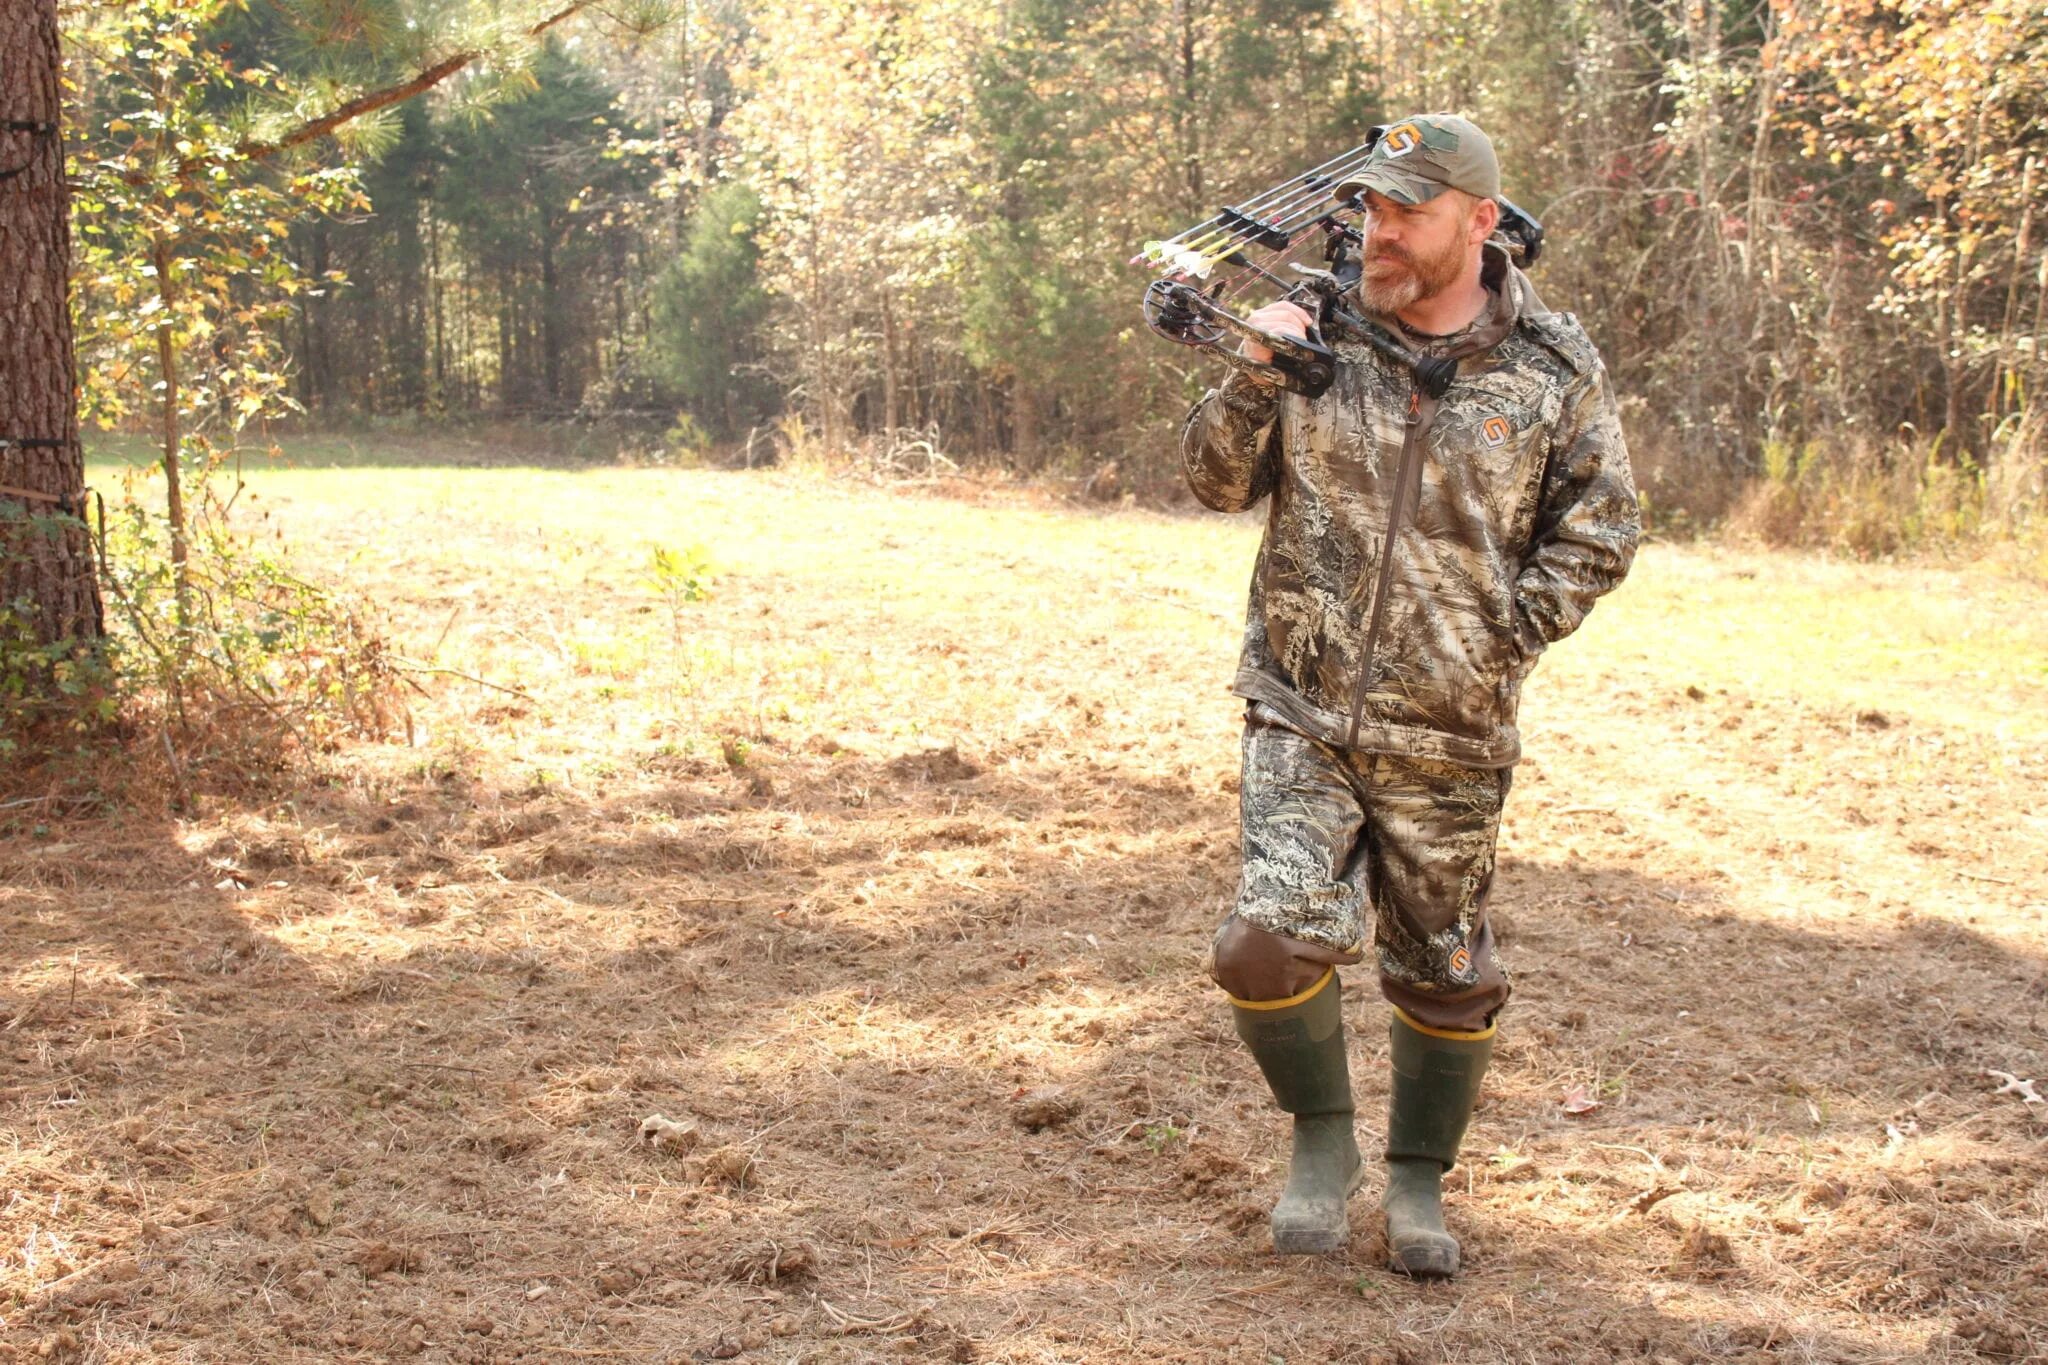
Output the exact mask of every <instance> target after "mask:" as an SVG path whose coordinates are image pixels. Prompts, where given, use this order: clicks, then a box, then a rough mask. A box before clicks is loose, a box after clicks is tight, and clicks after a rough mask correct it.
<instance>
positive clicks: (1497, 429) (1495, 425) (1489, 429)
mask: <svg viewBox="0 0 2048 1365" xmlns="http://www.w3.org/2000/svg"><path fill="white" fill-rule="evenodd" d="M1513 432H1514V428H1513V427H1511V426H1509V425H1508V419H1507V418H1505V417H1498V416H1495V417H1489V418H1487V419H1486V420H1485V421H1484V422H1483V423H1481V424H1480V427H1479V434H1480V435H1481V436H1483V437H1485V438H1486V444H1488V445H1489V446H1504V445H1506V444H1507V441H1508V437H1509V436H1510V435H1511V434H1513Z"/></svg>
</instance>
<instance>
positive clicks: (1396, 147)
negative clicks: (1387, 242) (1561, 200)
mask: <svg viewBox="0 0 2048 1365" xmlns="http://www.w3.org/2000/svg"><path fill="white" fill-rule="evenodd" d="M1450 189H1457V190H1463V191H1465V193H1467V194H1472V195H1477V196H1478V197H1479V198H1481V199H1498V198H1499V197H1500V163H1499V162H1498V161H1496V160H1495V159H1494V156H1493V142H1492V140H1491V139H1489V138H1488V137H1487V136H1486V134H1485V133H1482V132H1480V131H1479V125H1478V124H1476V123H1474V122H1472V120H1470V119H1467V118H1460V117H1458V116H1457V115H1456V114H1415V115H1412V116H1410V117H1408V118H1404V119H1400V120H1397V121H1396V122H1393V123H1389V124H1387V125H1386V127H1384V128H1383V129H1381V130H1380V138H1379V141H1378V142H1377V143H1376V144H1375V145H1374V147H1373V149H1372V152H1371V154H1370V155H1369V156H1368V157H1367V158H1366V162H1365V165H1364V166H1363V167H1362V168H1361V169H1359V170H1357V171H1355V172H1353V173H1352V174H1350V175H1348V176H1346V177H1345V178H1344V179H1343V180H1342V181H1340V182H1339V183H1338V185H1337V188H1336V192H1335V193H1336V197H1337V198H1338V199H1340V200H1341V199H1349V198H1350V197H1351V196H1352V195H1354V194H1357V193H1359V192H1360V191H1361V190H1378V191H1379V192H1380V193H1381V194H1384V195H1385V196H1387V198H1389V199H1391V200H1393V201H1394V202H1395V203H1397V204H1420V203H1422V202H1423V201H1425V200H1428V199H1434V198H1436V197H1437V196H1438V195H1439V194H1442V193H1443V192H1444V191H1445V190H1450Z"/></svg>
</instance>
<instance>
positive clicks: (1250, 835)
mask: <svg viewBox="0 0 2048 1365" xmlns="http://www.w3.org/2000/svg"><path fill="white" fill-rule="evenodd" d="M1271 716H1272V713H1271V712H1270V711H1269V710H1268V709H1267V707H1266V706H1265V704H1264V703H1263V702H1254V703H1253V704H1252V705H1251V707H1250V708H1249V710H1248V711H1247V713H1246V717H1245V728H1244V742H1243V743H1244V769H1243V775H1242V778H1241V780H1240V785H1239V808H1240V820H1241V833H1242V840H1243V846H1244V874H1243V882H1242V884H1241V885H1240V887H1239V891H1238V898H1237V907H1236V909H1235V911H1234V912H1233V913H1232V915H1231V916H1230V918H1229V919H1226V920H1225V921H1224V923H1223V926H1222V927H1221V928H1220V929H1219V930H1218V932H1217V940H1216V944H1217V946H1216V955H1215V958H1214V960H1213V966H1212V974H1213V975H1214V976H1215V977H1216V979H1217V980H1218V981H1219V982H1221V983H1222V984H1223V986H1224V988H1225V989H1226V990H1229V991H1231V993H1232V994H1233V995H1239V997H1240V998H1256V997H1246V996H1244V995H1242V994H1241V992H1240V990H1238V989H1235V988H1234V982H1233V970H1232V969H1233V966H1234V965H1237V966H1239V968H1240V969H1239V971H1238V972H1237V974H1236V977H1237V980H1248V979H1250V978H1249V977H1248V976H1247V975H1246V974H1245V973H1244V972H1243V970H1242V962H1243V960H1244V959H1245V958H1246V956H1247V955H1246V953H1245V952H1244V951H1243V950H1242V948H1241V947H1240V946H1239V945H1242V944H1244V943H1245V941H1246V940H1256V943H1255V944H1254V945H1253V947H1252V952H1253V953H1255V954H1269V953H1270V951H1271V949H1272V947H1273V941H1272V940H1270V939H1267V938H1265V935H1280V936H1282V937H1283V938H1284V939H1286V940H1292V941H1294V942H1293V945H1292V947H1293V949H1294V951H1295V952H1296V954H1297V956H1299V957H1301V958H1303V959H1305V964H1304V967H1303V969H1302V970H1303V972H1304V973H1305V974H1312V976H1319V975H1320V974H1321V972H1322V971H1323V969H1324V968H1323V966H1322V965H1321V964H1325V963H1335V962H1356V961H1358V960H1359V958H1360V957H1361V956H1362V955H1363V953H1364V950H1365V948H1366V933H1367V924H1368V919H1370V923H1371V928H1372V938H1373V946H1374V948H1375V950H1376V952H1377V956H1378V966H1379V976H1380V991H1381V993H1382V994H1383V995H1385V996H1386V997H1387V999H1388V1000H1390V1001H1392V1002H1393V1003H1394V1004H1395V1005H1398V1006H1399V1007H1400V1008H1401V1009H1402V1010H1404V1011H1406V1012H1407V1013H1408V1014H1409V1015H1410V1016H1411V1017H1412V1018H1413V1019H1414V1020H1415V1021H1416V1022H1417V1023H1419V1024H1423V1025H1425V1026H1427V1027H1430V1028H1439V1029H1450V1030H1458V1031H1466V1030H1478V1029H1482V1028H1485V1027H1486V1026H1487V1025H1488V1024H1489V1023H1490V1022H1491V1021H1492V1018H1493V1015H1494V1013H1495V1012H1496V1011H1498V1010H1499V1009H1500V1007H1501V1006H1502V1005H1503V1004H1505V1003H1506V1002H1507V998H1508V990H1509V984H1508V977H1507V973H1506V971H1505V970H1504V969H1503V967H1502V966H1501V964H1500V963H1499V962H1498V961H1497V960H1496V958H1495V955H1494V945H1493V934H1492V931H1491V930H1490V929H1489V928H1488V927H1487V923H1486V895H1487V891H1488V890H1489V889H1490V887H1491V886H1492V883H1493V850H1494V840H1495V837H1496V836H1497V835H1498V833H1499V831H1500V816H1501V808H1502V805H1503V803H1504V802H1505V801H1506V798H1507V790H1508V772H1509V770H1508V769H1506V768H1470V767H1465V766H1463V765H1460V764H1456V763H1446V762H1442V761H1439V760H1436V759H1427V758H1408V757H1401V756H1397V755H1392V754H1373V753H1362V752H1358V751H1352V750H1345V749H1342V748H1338V747H1336V746H1333V745H1328V744H1324V743H1322V742H1320V741H1318V740H1313V739H1309V738H1307V737H1305V736H1303V735H1301V734H1298V733H1296V732H1295V731H1293V730H1290V729H1287V728H1286V727H1285V726H1282V725H1278V724H1275V723H1273V721H1272V719H1271ZM1246 926H1249V928H1251V929H1254V930H1262V931H1264V934H1247V933H1246V932H1245V928H1246ZM1233 958H1236V959H1238V962H1237V963H1236V964H1234V963H1233V961H1232V959H1233ZM1312 976H1310V978H1309V979H1312ZM1290 984H1291V982H1290ZM1303 984H1307V982H1306V980H1304V981H1303ZM1293 988H1294V989H1299V988H1300V987H1299V986H1295V987H1293ZM1277 989H1279V988H1278V987H1269V988H1266V989H1265V990H1261V991H1260V994H1269V993H1270V992H1271V991H1273V990H1277Z"/></svg>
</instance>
